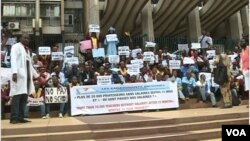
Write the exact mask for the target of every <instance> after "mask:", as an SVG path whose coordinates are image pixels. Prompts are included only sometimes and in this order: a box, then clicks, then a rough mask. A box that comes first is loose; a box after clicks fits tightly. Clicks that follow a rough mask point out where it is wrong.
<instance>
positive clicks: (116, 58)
mask: <svg viewBox="0 0 250 141" xmlns="http://www.w3.org/2000/svg"><path fill="white" fill-rule="evenodd" d="M109 63H111V64H119V63H120V56H119V55H109Z"/></svg>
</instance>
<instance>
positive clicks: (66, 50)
mask: <svg viewBox="0 0 250 141" xmlns="http://www.w3.org/2000/svg"><path fill="white" fill-rule="evenodd" d="M74 54H75V50H74V46H66V47H64V55H65V57H66V58H68V57H73V56H74Z"/></svg>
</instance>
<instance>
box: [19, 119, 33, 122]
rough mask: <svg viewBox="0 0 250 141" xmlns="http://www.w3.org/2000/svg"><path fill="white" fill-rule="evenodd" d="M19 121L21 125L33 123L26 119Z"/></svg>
mask: <svg viewBox="0 0 250 141" xmlns="http://www.w3.org/2000/svg"><path fill="white" fill-rule="evenodd" d="M19 121H20V123H27V122H31V121H29V120H26V119H21V120H19Z"/></svg>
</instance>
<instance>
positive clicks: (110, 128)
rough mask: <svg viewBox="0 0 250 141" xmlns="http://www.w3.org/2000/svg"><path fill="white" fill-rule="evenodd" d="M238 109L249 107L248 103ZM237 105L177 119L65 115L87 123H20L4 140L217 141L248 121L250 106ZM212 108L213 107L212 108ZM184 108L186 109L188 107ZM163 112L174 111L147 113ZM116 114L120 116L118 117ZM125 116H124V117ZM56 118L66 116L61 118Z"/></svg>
mask: <svg viewBox="0 0 250 141" xmlns="http://www.w3.org/2000/svg"><path fill="white" fill-rule="evenodd" d="M237 108H238V109H242V108H245V109H247V108H246V106H245V105H244V106H240V107H237ZM237 108H236V109H235V110H234V112H230V113H228V112H227V111H229V110H230V109H226V110H223V109H219V108H218V109H215V110H217V112H216V113H213V114H206V115H205V114H204V115H196V114H195V112H194V114H193V116H189V117H176V118H140V117H137V119H136V120H127V121H126V117H129V116H131V115H133V114H119V115H118V114H114V115H108V116H107V115H99V116H87V117H70V118H65V120H66V119H67V120H73V119H74V120H75V119H77V120H82V121H86V122H85V123H84V124H75V125H53V126H52V125H43V126H39V127H29V126H26V127H24V126H21V125H20V124H19V126H16V127H12V128H2V141H17V140H18V141H34V140H37V141H69V140H82V141H191V140H192V141H193V140H214V141H216V140H220V138H221V125H223V124H248V121H249V117H248V116H249V112H248V109H247V110H244V111H243V112H242V111H241V112H238V111H237ZM231 109H234V108H231ZM202 110H206V109H202ZM211 110H212V109H211V108H210V110H208V111H211ZM180 111H181V112H182V111H183V112H185V111H186V110H180ZM189 111H191V110H189ZM213 111H214V110H213ZM225 111H226V112H225ZM191 112H192V111H191ZM163 113H164V114H165V115H166V114H168V113H169V114H171V111H162V112H148V113H144V115H145V114H159V115H160V114H163ZM141 114H143V113H141ZM137 115H138V113H137ZM165 115H164V116H165ZM112 117H114V118H112ZM115 117H116V118H117V117H118V118H120V119H115ZM123 117H124V119H122V118H123ZM71 118H72V119H71ZM88 119H92V122H88V121H87V120H88ZM101 119H103V121H100V120H101ZM104 119H105V120H104ZM56 120H64V119H59V118H57V119H56ZM51 122H53V121H51ZM31 124H32V123H31ZM31 124H30V125H31ZM23 125H25V124H23ZM9 126H15V125H9Z"/></svg>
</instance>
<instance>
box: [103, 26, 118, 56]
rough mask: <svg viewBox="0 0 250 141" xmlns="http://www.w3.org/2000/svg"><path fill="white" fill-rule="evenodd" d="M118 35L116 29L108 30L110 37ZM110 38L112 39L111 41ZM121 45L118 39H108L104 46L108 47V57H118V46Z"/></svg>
mask: <svg viewBox="0 0 250 141" xmlns="http://www.w3.org/2000/svg"><path fill="white" fill-rule="evenodd" d="M111 34H112V35H116V34H115V28H113V27H110V28H109V30H108V35H111ZM109 38H110V39H109ZM118 43H119V40H118V38H117V37H107V36H106V39H105V40H104V44H105V45H107V55H106V56H109V55H117V48H116V45H117V44H118Z"/></svg>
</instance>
